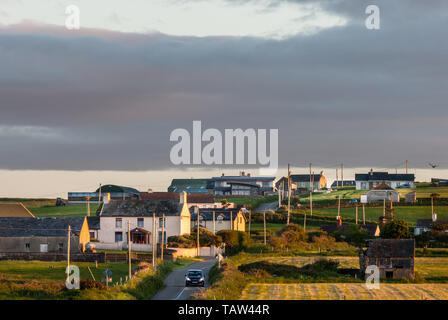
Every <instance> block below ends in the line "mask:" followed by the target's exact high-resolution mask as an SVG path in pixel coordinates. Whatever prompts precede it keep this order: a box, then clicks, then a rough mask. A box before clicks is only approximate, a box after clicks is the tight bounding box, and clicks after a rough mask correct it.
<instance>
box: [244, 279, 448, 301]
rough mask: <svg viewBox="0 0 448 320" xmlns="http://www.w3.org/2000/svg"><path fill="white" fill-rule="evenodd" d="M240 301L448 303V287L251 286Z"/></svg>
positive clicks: (437, 285)
mask: <svg viewBox="0 0 448 320" xmlns="http://www.w3.org/2000/svg"><path fill="white" fill-rule="evenodd" d="M241 300H448V284H392V283H383V284H381V283H380V288H379V289H372V290H369V289H367V287H366V285H365V284H361V283H292V284H289V283H288V284H264V283H260V284H258V283H251V284H249V285H248V286H247V287H246V289H244V291H243V294H242V296H241Z"/></svg>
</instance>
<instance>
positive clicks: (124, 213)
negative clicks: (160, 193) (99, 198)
mask: <svg viewBox="0 0 448 320" xmlns="http://www.w3.org/2000/svg"><path fill="white" fill-rule="evenodd" d="M181 209H182V207H181V206H180V203H179V201H174V200H117V201H110V202H109V203H107V204H105V205H104V207H103V212H102V214H101V217H149V216H152V215H153V213H155V214H156V216H161V215H162V214H165V215H167V216H177V215H179V214H180V211H181Z"/></svg>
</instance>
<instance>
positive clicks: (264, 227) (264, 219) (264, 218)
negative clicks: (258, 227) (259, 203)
mask: <svg viewBox="0 0 448 320" xmlns="http://www.w3.org/2000/svg"><path fill="white" fill-rule="evenodd" d="M263 229H264V245H266V211H263Z"/></svg>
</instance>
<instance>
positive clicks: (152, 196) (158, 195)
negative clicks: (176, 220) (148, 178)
mask: <svg viewBox="0 0 448 320" xmlns="http://www.w3.org/2000/svg"><path fill="white" fill-rule="evenodd" d="M140 195H141V197H142V200H176V201H179V198H180V194H179V193H176V192H140ZM187 203H215V197H214V196H213V195H212V194H208V193H207V194H202V193H199V194H187Z"/></svg>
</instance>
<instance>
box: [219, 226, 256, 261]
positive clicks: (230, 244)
mask: <svg viewBox="0 0 448 320" xmlns="http://www.w3.org/2000/svg"><path fill="white" fill-rule="evenodd" d="M217 235H218V236H220V237H221V239H222V242H224V243H225V245H226V253H227V254H229V255H232V254H236V253H238V252H240V251H243V250H245V249H247V248H248V247H249V246H250V244H251V240H250V238H249V235H248V234H247V233H245V232H243V231H236V230H220V231H218V232H217Z"/></svg>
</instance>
